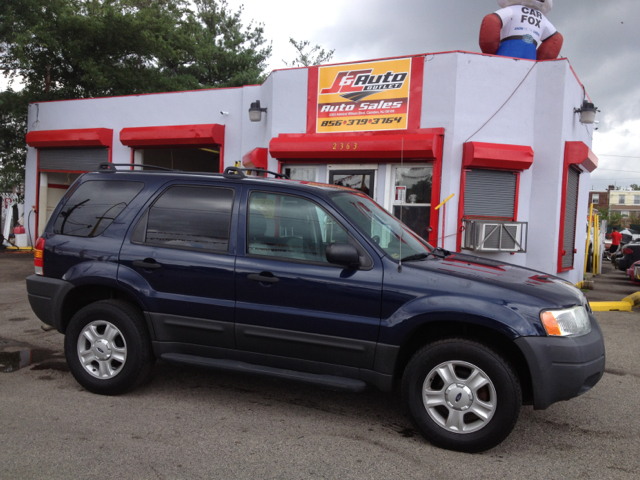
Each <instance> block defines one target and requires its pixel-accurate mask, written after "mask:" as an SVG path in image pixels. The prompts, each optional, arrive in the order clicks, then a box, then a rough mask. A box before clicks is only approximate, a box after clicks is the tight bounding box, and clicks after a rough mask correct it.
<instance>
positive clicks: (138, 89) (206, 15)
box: [0, 0, 271, 184]
mask: <svg viewBox="0 0 640 480" xmlns="http://www.w3.org/2000/svg"><path fill="white" fill-rule="evenodd" d="M192 4H193V8H195V9H192V7H191V5H192ZM241 13H242V9H240V10H238V11H236V12H233V11H230V10H229V7H228V5H227V1H226V0H195V1H193V2H189V1H187V0H2V6H1V7H0V72H2V73H3V74H4V75H5V77H7V78H9V79H10V81H14V80H15V79H17V78H22V79H23V82H24V90H23V91H22V92H20V93H16V92H12V91H7V92H2V102H3V103H2V104H1V105H0V108H1V109H2V110H0V118H2V124H1V125H0V129H1V132H0V141H1V142H2V151H0V162H1V163H2V165H1V166H0V177H2V180H0V182H4V183H6V184H11V183H13V182H14V181H18V180H19V178H22V177H21V176H20V175H23V173H19V177H15V174H16V172H21V171H22V170H23V168H24V162H25V159H26V145H25V144H24V134H25V133H26V115H27V105H28V103H29V102H37V101H45V100H58V99H75V98H91V97H101V96H112V95H130V94H140V93H151V92H170V91H179V90H194V89H199V88H213V87H230V86H241V85H246V84H256V83H261V82H262V81H263V79H264V76H265V68H266V60H267V59H268V58H269V56H270V55H271V45H270V44H267V42H266V40H265V39H264V37H263V33H264V31H263V26H262V25H254V24H253V23H250V24H249V25H248V26H247V27H246V28H245V27H243V25H242V23H241V20H240V16H241ZM12 175H13V176H12Z"/></svg>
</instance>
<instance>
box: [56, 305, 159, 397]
mask: <svg viewBox="0 0 640 480" xmlns="http://www.w3.org/2000/svg"><path fill="white" fill-rule="evenodd" d="M64 350H65V356H66V358H67V363H68V364H69V369H70V370H71V373H72V374H73V376H74V377H75V379H76V380H77V381H78V383H79V384H80V385H82V386H83V387H84V388H86V389H87V390H89V391H90V392H93V393H99V394H102V395H117V394H120V393H123V392H125V391H127V390H130V389H132V388H134V387H136V386H138V385H140V384H142V383H144V382H145V381H146V380H148V378H149V377H150V374H151V369H152V367H153V364H154V363H155V357H154V356H153V352H152V349H151V340H150V338H149V333H148V331H147V328H146V326H145V324H144V319H143V318H142V315H141V313H140V312H139V311H138V310H137V309H136V308H134V307H133V306H131V305H130V304H128V303H126V302H123V301H120V300H104V301H100V302H96V303H92V304H90V305H87V306H86V307H84V308H82V309H81V310H80V311H78V313H76V314H75V315H74V316H73V318H72V319H71V322H70V323H69V327H68V328H67V332H66V334H65V340H64Z"/></svg>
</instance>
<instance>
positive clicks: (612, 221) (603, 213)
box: [598, 207, 622, 227]
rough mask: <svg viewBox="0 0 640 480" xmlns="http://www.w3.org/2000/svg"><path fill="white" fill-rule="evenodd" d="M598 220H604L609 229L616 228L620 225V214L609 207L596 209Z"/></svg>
mask: <svg viewBox="0 0 640 480" xmlns="http://www.w3.org/2000/svg"><path fill="white" fill-rule="evenodd" d="M598 215H599V216H600V220H606V221H607V223H608V225H609V226H610V227H613V226H618V225H620V224H621V223H622V214H621V213H620V212H617V211H616V210H611V209H610V208H609V207H598Z"/></svg>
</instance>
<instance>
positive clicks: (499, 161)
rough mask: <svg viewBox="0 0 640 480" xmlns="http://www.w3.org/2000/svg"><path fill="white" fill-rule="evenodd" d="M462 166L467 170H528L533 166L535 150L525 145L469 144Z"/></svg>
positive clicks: (467, 144)
mask: <svg viewBox="0 0 640 480" xmlns="http://www.w3.org/2000/svg"><path fill="white" fill-rule="evenodd" d="M462 164H463V166H464V167H465V168H491V169H495V170H512V171H522V170H528V169H529V168H530V167H531V165H532V164H533V149H532V148H531V147H526V146H523V145H506V144H503V143H480V142H467V143H465V144H464V154H463V161H462Z"/></svg>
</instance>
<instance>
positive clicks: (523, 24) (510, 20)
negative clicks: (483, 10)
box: [480, 0, 563, 60]
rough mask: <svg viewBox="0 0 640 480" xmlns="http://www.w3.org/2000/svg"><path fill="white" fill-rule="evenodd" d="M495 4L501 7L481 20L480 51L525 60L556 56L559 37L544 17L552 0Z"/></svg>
mask: <svg viewBox="0 0 640 480" xmlns="http://www.w3.org/2000/svg"><path fill="white" fill-rule="evenodd" d="M498 5H500V6H501V7H502V9H500V10H498V11H497V12H495V13H490V14H489V15H487V16H486V17H484V20H483V21H482V27H481V28H480V48H481V49H482V53H490V54H492V55H501V56H503V57H515V58H526V59H529V60H553V59H556V58H558V55H559V54H560V49H561V48H562V42H563V38H562V35H561V34H560V32H558V31H556V29H555V28H554V26H553V25H552V24H551V22H549V20H547V17H546V16H545V15H546V14H547V13H549V11H550V10H551V9H552V8H553V0H498ZM536 49H537V50H536Z"/></svg>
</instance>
